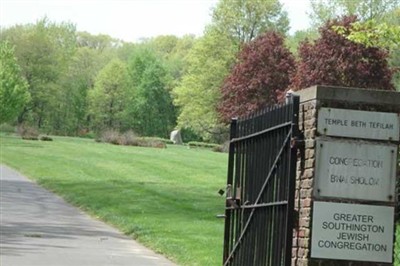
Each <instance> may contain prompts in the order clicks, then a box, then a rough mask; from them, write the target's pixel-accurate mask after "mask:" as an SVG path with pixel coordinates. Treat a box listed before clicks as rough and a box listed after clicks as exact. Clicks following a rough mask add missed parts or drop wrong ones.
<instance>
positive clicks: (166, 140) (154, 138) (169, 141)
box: [143, 137, 174, 144]
mask: <svg viewBox="0 0 400 266" xmlns="http://www.w3.org/2000/svg"><path fill="white" fill-rule="evenodd" d="M143 139H145V140H149V141H161V142H163V143H165V144H174V142H173V141H172V140H169V139H164V138H159V137H143Z"/></svg>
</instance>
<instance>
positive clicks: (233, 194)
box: [223, 96, 299, 266]
mask: <svg viewBox="0 0 400 266" xmlns="http://www.w3.org/2000/svg"><path fill="white" fill-rule="evenodd" d="M298 111H299V98H298V97H297V96H292V98H291V99H290V102H289V103H287V104H284V105H279V106H275V107H273V108H269V109H265V110H263V111H261V112H257V113H255V114H253V115H251V116H249V117H246V118H244V119H239V120H238V119H234V120H232V123H231V134H230V139H231V142H230V147H229V159H228V176H227V200H226V210H225V217H226V218H225V234H224V251H223V265H238V266H243V265H246V266H251V265H257V266H258V265H272V266H275V265H290V263H291V247H292V228H293V211H294V187H295V170H296V160H297V156H296V155H297V150H296V148H295V147H293V146H291V142H292V140H293V139H296V138H298Z"/></svg>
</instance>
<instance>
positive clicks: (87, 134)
mask: <svg viewBox="0 0 400 266" xmlns="http://www.w3.org/2000/svg"><path fill="white" fill-rule="evenodd" d="M79 137H80V138H85V139H95V138H96V134H95V133H94V132H93V131H88V132H85V133H83V134H79Z"/></svg>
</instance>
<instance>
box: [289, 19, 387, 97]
mask: <svg viewBox="0 0 400 266" xmlns="http://www.w3.org/2000/svg"><path fill="white" fill-rule="evenodd" d="M355 21H356V17H354V16H350V17H344V18H342V19H341V20H340V21H338V20H332V21H328V22H327V23H326V24H325V25H324V26H323V27H321V28H320V30H319V32H320V37H319V38H318V39H317V40H315V41H314V42H309V41H308V42H304V43H303V44H301V46H300V48H299V57H300V61H299V62H298V67H297V72H296V73H295V75H294V76H293V78H292V82H291V87H292V88H293V89H295V90H297V89H304V88H307V87H309V86H312V85H337V86H347V87H360V88H374V89H382V90H393V89H394V86H393V84H392V82H391V81H392V74H393V71H392V70H391V69H390V67H389V64H388V52H387V51H385V50H383V49H380V48H378V47H366V46H365V45H363V44H358V43H354V42H352V41H350V40H348V39H346V38H345V37H344V36H342V35H340V34H338V33H337V32H336V31H335V30H334V29H333V26H342V27H345V28H346V29H349V28H350V27H351V25H352V23H354V22H355Z"/></svg>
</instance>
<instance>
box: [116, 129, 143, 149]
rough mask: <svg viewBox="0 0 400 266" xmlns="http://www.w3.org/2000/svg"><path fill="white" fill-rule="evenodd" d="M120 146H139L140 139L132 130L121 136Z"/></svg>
mask: <svg viewBox="0 0 400 266" xmlns="http://www.w3.org/2000/svg"><path fill="white" fill-rule="evenodd" d="M120 144H121V145H128V146H139V138H138V136H136V134H135V133H134V132H133V131H132V130H130V131H128V132H125V133H124V134H122V135H121V136H120Z"/></svg>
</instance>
